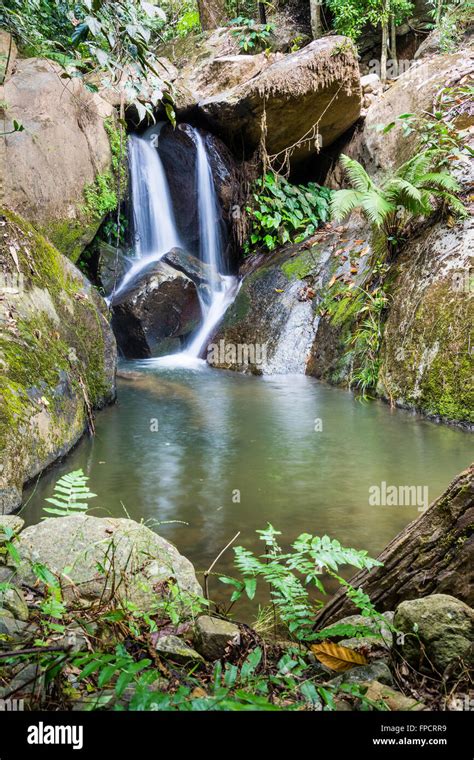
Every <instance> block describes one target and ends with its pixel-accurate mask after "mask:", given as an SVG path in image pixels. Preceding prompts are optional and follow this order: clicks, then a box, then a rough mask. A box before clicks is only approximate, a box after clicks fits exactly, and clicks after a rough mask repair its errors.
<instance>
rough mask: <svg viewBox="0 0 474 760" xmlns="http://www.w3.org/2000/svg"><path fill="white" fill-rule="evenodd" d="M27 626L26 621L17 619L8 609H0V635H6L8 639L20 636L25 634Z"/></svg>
mask: <svg viewBox="0 0 474 760" xmlns="http://www.w3.org/2000/svg"><path fill="white" fill-rule="evenodd" d="M26 628H27V623H26V622H24V621H22V620H17V619H16V618H15V617H13V615H12V613H11V612H9V611H8V610H5V609H0V636H4V637H6V638H7V639H14V638H19V637H21V636H22V635H23V633H24V631H25V629H26ZM0 644H1V641H0Z"/></svg>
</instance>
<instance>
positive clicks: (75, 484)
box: [43, 470, 97, 517]
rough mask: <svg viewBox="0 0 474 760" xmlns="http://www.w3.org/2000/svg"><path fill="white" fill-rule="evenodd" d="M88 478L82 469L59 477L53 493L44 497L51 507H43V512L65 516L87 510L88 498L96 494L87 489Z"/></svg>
mask: <svg viewBox="0 0 474 760" xmlns="http://www.w3.org/2000/svg"><path fill="white" fill-rule="evenodd" d="M88 480H89V478H88V477H87V476H86V475H84V473H83V471H82V470H75V471H74V472H69V473H68V474H67V475H63V476H62V477H61V478H59V480H58V482H57V483H56V485H55V486H54V495H53V496H50V497H48V498H47V499H45V501H47V502H48V503H49V504H53V505H54V506H53V507H43V512H46V513H47V514H50V515H59V516H60V517H66V516H67V515H70V514H76V513H77V512H87V509H88V507H89V505H88V501H89V499H93V498H95V497H96V495H97V494H95V493H92V491H90V490H89V487H88V485H87V481H88Z"/></svg>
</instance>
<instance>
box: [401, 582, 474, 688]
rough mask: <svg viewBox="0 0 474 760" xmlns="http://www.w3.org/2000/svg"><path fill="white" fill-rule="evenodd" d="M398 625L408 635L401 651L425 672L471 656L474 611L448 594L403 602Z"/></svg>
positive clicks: (473, 636) (442, 667)
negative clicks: (469, 653) (469, 654)
mask: <svg viewBox="0 0 474 760" xmlns="http://www.w3.org/2000/svg"><path fill="white" fill-rule="evenodd" d="M394 625H395V627H396V628H397V630H399V631H401V632H402V633H404V634H405V637H404V641H403V644H400V645H399V652H400V655H401V657H403V659H404V660H406V661H407V662H409V663H410V664H411V665H412V666H413V667H414V668H416V669H421V670H422V671H424V672H426V671H430V670H433V669H434V670H435V671H437V672H438V673H443V672H444V670H445V669H446V668H447V667H448V665H450V664H451V663H453V661H455V660H458V659H461V660H462V659H463V658H465V657H466V656H467V655H468V652H469V648H470V646H471V643H472V641H473V640H474V610H473V609H472V608H471V607H469V606H468V605H467V604H464V602H461V601H460V600H459V599H456V598H455V597H453V596H448V594H432V595H431V596H426V597H424V598H422V599H412V600H410V601H406V602H402V603H401V604H399V605H398V607H397V609H396V610H395V617H394Z"/></svg>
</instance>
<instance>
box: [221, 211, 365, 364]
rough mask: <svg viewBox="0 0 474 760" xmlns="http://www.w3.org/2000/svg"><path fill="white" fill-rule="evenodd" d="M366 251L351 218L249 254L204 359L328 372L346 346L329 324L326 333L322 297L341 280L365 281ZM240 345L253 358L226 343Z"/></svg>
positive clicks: (336, 288) (340, 283)
mask: <svg viewBox="0 0 474 760" xmlns="http://www.w3.org/2000/svg"><path fill="white" fill-rule="evenodd" d="M370 253H371V248H370V246H369V245H368V244H367V241H366V239H365V238H364V237H363V235H362V234H361V230H360V226H359V225H358V224H351V225H350V226H339V227H337V228H335V227H334V226H331V225H326V226H325V227H322V228H320V229H319V230H318V231H317V232H316V234H315V235H314V236H313V237H312V238H311V239H309V240H307V241H304V242H303V243H300V244H297V245H290V246H286V247H285V248H283V249H279V250H277V251H275V252H274V253H272V254H270V253H267V254H265V253H258V254H253V255H252V256H250V257H249V258H248V259H247V260H246V261H245V262H244V264H243V266H242V268H241V275H242V277H243V283H242V286H241V288H240V290H239V293H238V295H237V297H236V299H235V301H234V303H233V304H232V305H231V306H230V307H229V309H228V311H227V312H226V315H225V317H224V320H223V323H222V326H221V327H220V328H219V330H218V331H217V334H216V335H214V337H213V339H212V344H211V346H209V347H208V361H209V363H211V364H212V365H213V366H218V367H222V368H225V369H232V370H236V371H241V372H253V373H255V374H284V373H286V372H293V373H305V372H306V374H310V375H314V376H317V377H324V379H331V378H332V372H333V365H335V364H337V362H338V361H339V359H340V357H341V355H342V353H343V350H344V346H343V343H342V341H340V339H339V337H340V336H339V330H338V329H332V328H331V330H330V332H331V335H329V329H326V326H327V325H326V321H325V318H324V316H322V314H324V313H325V312H326V307H325V306H324V303H325V301H326V300H327V298H328V297H330V296H331V293H333V292H334V293H336V292H337V291H338V287H339V286H341V285H344V284H346V285H348V284H349V283H350V282H356V283H360V282H361V281H362V280H363V278H364V277H365V270H366V262H367V258H368V256H369V255H370ZM221 341H224V343H223V346H224V350H221ZM329 341H331V346H330V349H331V350H329V349H328V347H329ZM239 345H240V346H247V347H248V348H249V349H250V351H249V356H250V358H252V356H255V358H256V359H257V358H258V361H255V362H254V361H248V362H244V363H241V362H239V356H240V357H241V358H245V356H246V355H245V353H244V352H243V351H241V352H240V354H239V351H238V350H236V351H233V350H230V349H232V347H233V346H235V347H238V346H239ZM213 347H215V348H216V350H215V351H214V350H212V353H211V350H210V349H211V348H213ZM252 347H253V352H252ZM227 348H229V350H228V351H227ZM234 356H235V358H234Z"/></svg>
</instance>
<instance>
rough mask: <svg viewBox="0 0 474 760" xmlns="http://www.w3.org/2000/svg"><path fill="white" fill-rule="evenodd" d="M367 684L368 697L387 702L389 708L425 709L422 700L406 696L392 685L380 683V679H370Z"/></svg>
mask: <svg viewBox="0 0 474 760" xmlns="http://www.w3.org/2000/svg"><path fill="white" fill-rule="evenodd" d="M365 685H366V686H367V691H366V693H365V696H366V698H367V699H370V700H371V701H373V702H380V701H382V702H385V704H386V705H387V707H388V708H389V710H393V711H395V710H411V711H412V712H413V711H416V712H418V711H420V710H424V709H425V705H424V704H423V703H422V702H418V701H417V700H416V699H412V698H411V697H406V696H405V695H404V694H402V693H401V692H399V691H396V690H395V689H391V688H390V686H386V685H385V684H383V683H380V681H370V682H368V683H367V684H365Z"/></svg>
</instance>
